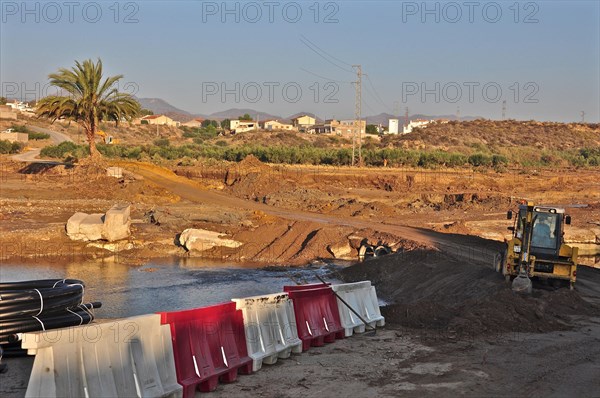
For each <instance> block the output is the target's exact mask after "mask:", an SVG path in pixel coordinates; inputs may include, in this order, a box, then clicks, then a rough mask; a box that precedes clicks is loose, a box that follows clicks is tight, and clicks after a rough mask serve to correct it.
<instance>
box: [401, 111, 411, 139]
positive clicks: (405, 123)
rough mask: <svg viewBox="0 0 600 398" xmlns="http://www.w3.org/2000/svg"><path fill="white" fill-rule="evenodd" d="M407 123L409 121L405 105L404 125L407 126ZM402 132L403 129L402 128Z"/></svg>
mask: <svg viewBox="0 0 600 398" xmlns="http://www.w3.org/2000/svg"><path fill="white" fill-rule="evenodd" d="M409 123H410V121H409V120H408V106H407V107H406V110H405V112H404V125H405V126H406V128H408V124H409ZM402 133H404V129H402Z"/></svg>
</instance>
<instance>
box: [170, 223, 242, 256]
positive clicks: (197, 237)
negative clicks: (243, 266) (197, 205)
mask: <svg viewBox="0 0 600 398" xmlns="http://www.w3.org/2000/svg"><path fill="white" fill-rule="evenodd" d="M222 236H224V235H223V234H221V233H219V232H214V231H208V230H205V229H194V228H188V229H186V230H185V231H183V232H182V233H181V235H179V244H180V245H181V246H183V247H185V248H186V249H187V250H188V251H190V250H195V251H204V250H209V249H212V248H213V247H217V246H218V247H230V248H237V247H240V246H241V245H242V243H241V242H238V241H235V240H233V239H226V238H222Z"/></svg>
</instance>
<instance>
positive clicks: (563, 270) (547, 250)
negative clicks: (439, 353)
mask: <svg viewBox="0 0 600 398" xmlns="http://www.w3.org/2000/svg"><path fill="white" fill-rule="evenodd" d="M506 218H507V219H508V220H513V222H514V224H513V226H512V227H509V228H508V229H509V230H511V231H512V232H513V233H512V238H511V239H510V240H508V241H506V249H505V251H504V253H503V254H502V256H500V259H499V260H498V261H497V262H496V271H497V272H502V274H503V275H504V277H505V278H506V281H507V282H510V280H511V279H513V278H514V280H513V283H512V289H513V290H514V291H517V292H521V293H531V291H532V285H531V278H538V279H545V280H547V281H549V282H552V284H553V285H555V286H560V285H567V284H568V286H569V288H570V289H571V290H572V289H573V287H574V284H575V281H576V278H577V256H578V248H577V247H571V246H568V245H566V244H565V243H564V228H565V225H570V224H571V216H569V215H567V214H565V209H564V208H561V207H554V206H535V205H534V204H533V203H532V202H526V201H523V202H522V203H521V204H520V205H519V210H518V212H517V214H516V216H515V217H513V211H508V213H507V215H506Z"/></svg>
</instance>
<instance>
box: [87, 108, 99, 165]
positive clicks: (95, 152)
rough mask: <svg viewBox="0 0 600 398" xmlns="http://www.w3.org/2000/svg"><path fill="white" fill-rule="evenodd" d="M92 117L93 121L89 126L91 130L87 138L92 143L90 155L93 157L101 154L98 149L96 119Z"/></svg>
mask: <svg viewBox="0 0 600 398" xmlns="http://www.w3.org/2000/svg"><path fill="white" fill-rule="evenodd" d="M95 116H96V115H95V114H94V119H95ZM94 119H92V123H91V126H90V128H89V130H88V131H87V136H88V137H87V138H88V142H89V144H90V157H91V158H97V157H99V156H100V152H98V149H96V129H97V127H96V121H95V120H94Z"/></svg>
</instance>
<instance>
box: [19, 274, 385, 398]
mask: <svg viewBox="0 0 600 398" xmlns="http://www.w3.org/2000/svg"><path fill="white" fill-rule="evenodd" d="M283 290H284V292H283V293H277V294H271V295H266V296H257V297H247V298H239V299H237V298H236V299H233V300H232V302H230V303H225V304H220V305H215V306H210V307H203V308H197V309H192V310H185V311H175V312H162V313H158V314H152V315H143V316H138V317H131V318H126V319H121V320H115V321H105V322H100V323H95V324H90V325H86V326H79V327H73V328H65V329H55V330H49V331H45V332H36V333H26V334H24V335H23V337H22V347H23V348H24V349H27V350H28V354H30V355H36V357H35V361H34V365H33V369H32V372H31V376H30V379H29V384H28V387H27V393H26V396H27V397H100V396H110V397H125V396H127V397H129V396H137V397H184V398H188V397H193V396H194V395H195V392H196V391H197V390H199V391H202V392H208V391H213V390H214V389H216V388H217V386H218V383H219V382H223V383H229V382H233V381H235V380H236V379H237V377H238V374H250V373H252V372H256V371H258V370H260V369H261V367H262V365H263V364H269V365H270V364H274V363H276V362H277V360H278V359H279V358H288V357H289V356H290V355H291V354H292V353H296V354H299V353H301V352H302V351H306V350H308V349H309V348H310V347H311V346H313V347H319V346H322V345H324V344H325V343H330V342H333V341H335V340H336V339H342V338H345V337H347V336H351V335H352V334H353V333H362V332H364V331H365V329H366V325H365V324H364V323H363V322H362V321H361V320H360V319H359V318H358V317H357V316H356V315H355V314H354V313H353V312H352V311H351V310H349V309H348V308H347V307H346V305H344V304H343V303H342V302H341V301H340V300H338V299H337V298H336V293H337V295H339V297H341V298H342V299H343V300H344V301H345V302H346V303H348V304H349V305H350V306H351V307H352V308H353V309H354V310H355V311H356V312H358V313H359V314H360V315H361V318H363V319H364V320H365V321H367V323H368V325H369V326H371V327H375V326H383V325H384V323H385V320H384V318H383V317H382V316H381V313H380V312H379V306H378V304H377V294H376V292H375V288H374V287H373V286H371V283H370V282H359V283H350V284H342V285H329V284H313V285H302V286H284V289H283Z"/></svg>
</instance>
